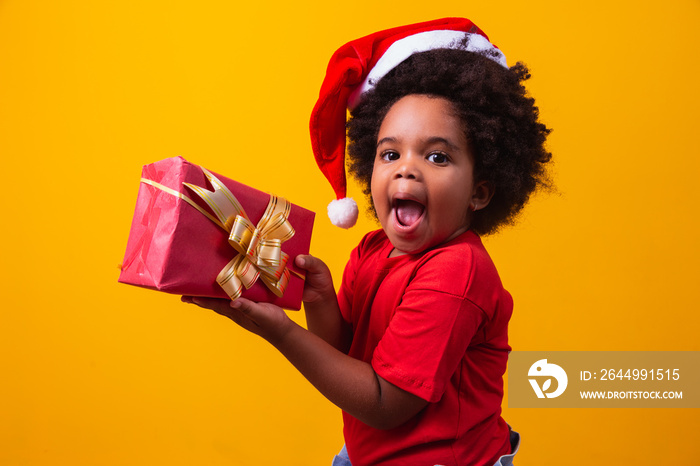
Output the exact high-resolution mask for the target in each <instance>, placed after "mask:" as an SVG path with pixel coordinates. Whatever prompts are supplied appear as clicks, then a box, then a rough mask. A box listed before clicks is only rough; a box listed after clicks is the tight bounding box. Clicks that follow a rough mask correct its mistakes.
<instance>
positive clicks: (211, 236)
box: [119, 157, 315, 309]
mask: <svg viewBox="0 0 700 466" xmlns="http://www.w3.org/2000/svg"><path fill="white" fill-rule="evenodd" d="M314 216H315V214H314V213H313V212H311V211H309V210H306V209H304V208H302V207H299V206H296V205H294V204H291V203H289V202H288V201H286V200H285V199H283V198H278V197H276V196H274V195H270V194H267V193H264V192H262V191H259V190H257V189H254V188H251V187H249V186H246V185H244V184H242V183H239V182H237V181H234V180H232V179H229V178H226V177H224V176H221V175H219V174H217V173H212V172H209V171H208V170H206V169H204V168H202V167H199V166H197V165H194V164H192V163H189V162H188V161H186V160H185V159H184V158H182V157H173V158H169V159H165V160H161V161H160V162H156V163H152V164H150V165H145V166H144V167H143V171H142V178H141V184H140V187H139V193H138V197H137V200H136V211H135V213H134V218H133V220H132V224H131V231H130V233H129V239H128V241H127V246H126V253H125V255H124V261H123V262H122V266H121V274H120V276H119V281H120V282H121V283H127V284H130V285H136V286H141V287H145V288H150V289H154V290H159V291H165V292H167V293H174V294H180V295H189V296H207V297H218V298H227V297H228V298H231V299H235V298H236V297H238V296H239V295H241V294H242V296H243V297H245V298H248V299H251V300H253V301H258V302H269V303H273V304H276V305H278V306H281V307H283V308H286V309H300V308H301V297H302V291H303V288H304V271H303V270H301V269H299V268H298V267H296V265H295V264H294V258H295V257H296V256H297V255H299V254H308V253H309V244H310V242H311V231H312V229H313V222H314Z"/></svg>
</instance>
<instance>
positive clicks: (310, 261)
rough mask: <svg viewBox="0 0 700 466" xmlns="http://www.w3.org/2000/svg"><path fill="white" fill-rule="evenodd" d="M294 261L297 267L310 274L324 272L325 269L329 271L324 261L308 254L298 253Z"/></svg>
mask: <svg viewBox="0 0 700 466" xmlns="http://www.w3.org/2000/svg"><path fill="white" fill-rule="evenodd" d="M294 263H295V264H296V265H297V267H299V268H301V269H304V270H306V271H307V272H309V273H312V274H317V273H325V272H326V271H329V269H328V266H327V265H326V264H325V262H323V261H322V260H321V259H319V258H318V257H314V256H312V255H310V254H299V255H298V256H297V257H296V258H295V259H294Z"/></svg>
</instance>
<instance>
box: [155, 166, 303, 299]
mask: <svg viewBox="0 0 700 466" xmlns="http://www.w3.org/2000/svg"><path fill="white" fill-rule="evenodd" d="M202 172H204V176H206V177H207V179H208V180H209V182H210V183H211V185H212V187H213V188H214V190H213V191H209V190H207V189H204V188H202V187H200V186H197V185H193V184H191V183H183V184H184V185H185V186H187V187H189V188H190V189H191V190H192V191H194V193H195V194H197V195H198V196H199V197H200V198H202V200H203V201H204V202H205V203H206V204H207V205H208V206H209V207H210V208H211V210H212V212H214V215H215V216H212V215H211V214H210V213H209V212H207V211H206V210H204V209H202V208H201V207H200V206H199V205H197V203H195V202H194V201H192V200H191V199H190V198H188V197H187V196H185V195H184V194H182V193H180V192H177V191H175V190H174V189H170V188H168V187H167V186H163V185H161V184H160V183H157V182H155V181H152V180H149V179H146V178H141V181H142V182H144V183H147V184H149V185H151V186H154V187H156V188H158V189H161V190H162V191H165V192H167V193H169V194H172V195H174V196H177V197H179V198H180V199H182V200H184V201H186V202H187V203H188V204H190V205H191V206H193V207H194V208H195V209H197V210H198V211H199V212H201V213H202V214H203V215H205V216H206V217H207V218H208V219H209V220H211V221H212V222H214V223H216V224H217V225H219V226H220V227H221V228H223V229H224V230H226V231H227V232H229V233H230V235H229V238H228V241H229V244H231V246H232V247H233V248H234V249H235V250H236V251H237V252H238V254H237V255H236V256H235V257H234V258H233V259H231V261H230V262H229V263H228V264H226V266H225V267H224V268H223V269H221V272H219V275H218V276H217V277H216V281H217V283H218V284H219V285H220V286H221V287H222V288H223V289H224V291H225V292H226V294H227V295H229V297H230V298H231V299H232V300H233V299H237V298H239V297H240V296H241V294H242V293H243V287H245V288H246V289H248V288H250V287H251V286H253V284H254V283H255V282H256V281H257V280H258V278H260V279H261V280H262V281H263V283H265V285H266V286H267V287H268V288H269V289H270V291H272V292H273V293H274V294H275V295H276V296H282V295H283V294H284V290H285V289H286V288H287V284H288V283H289V277H290V271H289V269H288V268H287V260H288V259H289V256H288V255H287V254H286V253H285V252H284V251H282V243H284V242H285V241H287V240H288V239H290V238H291V237H292V236H294V228H293V227H292V224H291V223H290V222H289V212H290V210H291V208H292V205H291V204H290V203H289V202H288V201H287V200H286V199H284V198H281V197H277V196H274V195H272V194H271V195H270V201H269V202H268V204H267V209H266V210H265V213H264V214H263V216H262V218H261V219H260V221H259V222H258V224H257V225H255V226H254V225H253V223H252V222H251V221H250V218H249V217H248V215H247V214H246V212H245V210H244V209H243V206H242V205H241V204H240V202H238V199H236V196H234V195H233V193H232V192H231V191H230V190H229V189H228V188H227V187H226V186H224V184H223V183H222V182H221V181H220V180H219V179H218V178H217V177H215V176H214V175H213V174H212V173H211V172H209V171H208V170H207V169H205V168H203V167H202Z"/></svg>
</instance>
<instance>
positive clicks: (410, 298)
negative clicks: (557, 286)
mask: <svg viewBox="0 0 700 466" xmlns="http://www.w3.org/2000/svg"><path fill="white" fill-rule="evenodd" d="M426 269H427V270H419V271H418V273H417V274H416V276H415V277H414V278H413V280H411V282H410V283H409V284H408V286H407V288H406V290H405V292H404V295H403V297H402V299H401V303H400V304H399V306H398V307H397V308H396V310H395V312H394V315H393V317H392V319H391V322H390V323H389V327H388V328H387V331H386V332H385V334H384V336H383V337H382V339H381V341H380V342H379V345H378V346H377V348H376V350H375V353H374V356H373V359H372V367H373V368H374V370H375V371H376V372H377V374H378V375H379V376H381V377H382V378H384V379H385V380H387V381H388V382H390V383H392V384H394V385H396V386H397V387H399V388H401V389H403V390H406V391H408V392H409V393H413V394H414V395H416V396H419V397H420V398H423V399H424V400H426V401H429V402H436V401H439V400H440V398H441V397H442V394H443V393H444V392H445V389H446V387H447V385H448V383H449V380H450V378H451V377H452V374H454V373H455V371H456V370H457V367H458V366H459V364H460V362H461V360H462V358H463V357H464V355H465V353H466V351H467V348H468V347H469V344H470V342H471V341H472V339H473V337H474V335H475V334H476V333H477V332H478V331H479V329H480V328H481V327H482V325H484V323H485V321H486V315H485V313H484V312H483V310H482V309H481V308H480V307H479V306H477V305H476V304H474V303H473V302H471V301H470V300H468V299H467V298H466V297H464V296H465V293H464V290H465V288H466V286H467V285H466V283H465V280H466V281H468V277H467V278H466V279H464V280H462V284H461V285H458V286H456V287H455V282H454V280H453V279H452V278H453V276H452V275H451V274H450V273H449V271H446V270H444V269H435V268H430V267H426ZM457 275H460V274H459V273H458V274H457ZM445 276H448V277H450V280H445ZM455 278H457V277H455ZM457 279H458V280H459V278H457ZM445 282H449V286H447V288H448V291H445V290H444V289H443V290H441V289H440V288H441V283H445ZM443 288H444V287H443ZM460 288H461V291H462V292H458V291H459V290H460Z"/></svg>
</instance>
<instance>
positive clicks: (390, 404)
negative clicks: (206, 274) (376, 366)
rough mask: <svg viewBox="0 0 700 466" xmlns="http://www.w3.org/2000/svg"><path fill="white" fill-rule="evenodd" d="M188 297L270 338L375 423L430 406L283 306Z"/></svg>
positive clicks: (338, 399) (325, 388) (384, 425)
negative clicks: (295, 319) (305, 325)
mask: <svg viewBox="0 0 700 466" xmlns="http://www.w3.org/2000/svg"><path fill="white" fill-rule="evenodd" d="M183 301H185V302H190V303H194V304H197V305H199V306H202V307H206V308H209V309H212V310H214V311H216V312H218V313H219V314H222V315H224V316H226V317H229V318H230V319H231V320H233V321H234V322H236V323H237V324H238V325H240V326H241V327H243V328H245V329H247V330H249V331H251V332H253V333H255V334H257V335H260V336H261V337H263V338H265V339H266V340H267V341H268V342H270V343H271V344H272V345H273V346H275V348H277V349H278V350H279V351H280V352H281V353H282V354H283V355H284V356H285V357H286V358H287V359H288V360H289V361H290V362H291V363H292V364H293V365H294V366H295V367H296V368H297V369H298V370H299V372H301V374H302V375H303V376H304V377H306V379H307V380H308V381H309V382H311V384H312V385H313V386H314V387H316V388H317V389H318V390H319V391H320V392H321V393H322V394H323V395H324V396H325V397H326V398H328V399H329V400H330V401H331V402H332V403H334V404H335V405H336V406H338V407H339V408H341V409H343V410H344V411H346V412H348V413H349V414H351V415H352V416H354V417H356V418H357V419H359V420H360V421H362V422H364V423H366V424H368V425H370V426H372V427H375V428H377V429H390V428H393V427H397V426H399V425H401V424H403V423H404V422H406V421H408V420H409V419H411V418H412V417H413V416H415V415H416V414H417V413H418V412H419V411H420V410H422V409H423V408H424V407H425V406H426V405H427V401H425V400H423V399H421V398H419V397H417V396H415V395H413V394H411V393H408V392H406V391H404V390H402V389H400V388H398V387H396V386H394V385H392V384H391V383H389V382H387V381H385V380H384V379H382V378H381V377H379V376H378V375H377V374H376V373H375V372H374V370H373V369H372V366H371V365H370V364H368V363H366V362H363V361H359V360H357V359H354V358H352V357H350V356H348V355H346V354H343V353H342V352H341V351H339V350H337V349H336V348H334V347H333V346H331V345H330V344H329V343H328V342H326V341H325V340H323V339H322V338H320V337H319V336H317V335H314V334H313V333H311V332H310V331H308V330H306V329H304V328H302V327H300V326H299V325H297V324H296V323H294V322H293V321H292V320H291V319H289V317H287V315H286V314H285V312H284V311H283V310H282V309H281V308H279V307H277V306H274V305H272V304H266V303H259V304H258V303H254V302H252V301H248V300H247V299H243V298H240V299H237V300H236V301H234V302H232V303H229V301H227V300H221V299H209V298H191V297H183Z"/></svg>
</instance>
